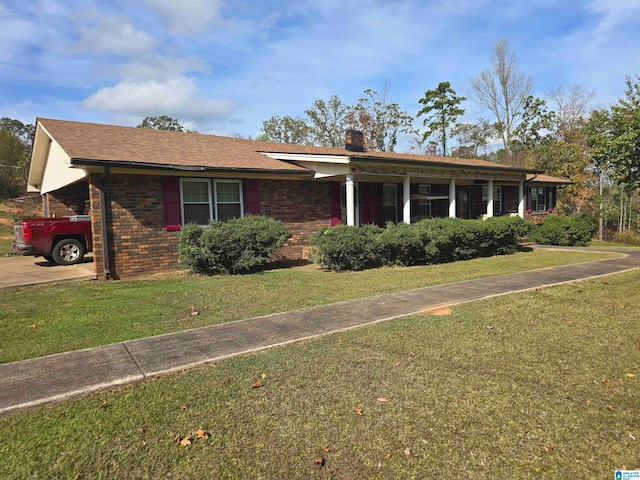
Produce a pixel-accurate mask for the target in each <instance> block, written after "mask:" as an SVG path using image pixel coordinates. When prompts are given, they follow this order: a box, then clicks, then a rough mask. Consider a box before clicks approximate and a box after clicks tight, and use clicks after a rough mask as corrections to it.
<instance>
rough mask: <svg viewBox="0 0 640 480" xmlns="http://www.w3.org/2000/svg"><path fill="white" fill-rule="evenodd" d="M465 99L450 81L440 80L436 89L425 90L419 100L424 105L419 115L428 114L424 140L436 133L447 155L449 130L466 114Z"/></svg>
mask: <svg viewBox="0 0 640 480" xmlns="http://www.w3.org/2000/svg"><path fill="white" fill-rule="evenodd" d="M465 100H466V98H465V97H459V96H458V95H457V94H456V91H455V90H454V89H453V88H451V84H450V83H449V82H440V83H439V84H438V86H437V87H436V88H435V89H433V90H427V91H426V92H424V97H422V98H421V99H420V100H418V102H419V103H420V104H422V105H424V107H422V109H421V110H420V111H419V112H418V115H417V117H419V116H421V115H426V118H425V119H424V121H423V122H422V124H423V125H425V126H426V127H427V128H428V129H427V131H426V132H424V136H423V140H426V139H427V138H428V137H430V136H432V135H436V137H437V139H438V140H437V141H438V143H440V145H442V154H443V155H444V156H445V157H446V156H447V131H448V130H449V127H450V126H451V124H453V123H455V122H456V119H457V118H458V117H459V116H460V115H464V108H461V107H460V104H461V103H462V102H464V101H465Z"/></svg>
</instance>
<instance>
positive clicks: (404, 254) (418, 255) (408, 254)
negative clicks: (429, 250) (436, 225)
mask: <svg viewBox="0 0 640 480" xmlns="http://www.w3.org/2000/svg"><path fill="white" fill-rule="evenodd" d="M376 249H377V252H378V254H379V255H380V262H381V263H382V264H383V265H403V266H405V267H408V266H410V265H417V264H419V263H421V259H422V258H423V256H424V255H423V250H424V249H423V247H422V242H421V241H420V237H419V236H418V232H417V230H416V229H415V228H413V227H412V226H411V225H407V224H406V223H392V222H389V223H388V224H387V228H385V229H384V230H382V233H380V235H378V236H377V237H376Z"/></svg>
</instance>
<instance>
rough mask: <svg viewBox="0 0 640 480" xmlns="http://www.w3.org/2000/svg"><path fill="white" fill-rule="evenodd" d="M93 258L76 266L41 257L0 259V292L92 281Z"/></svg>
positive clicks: (89, 257)
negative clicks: (18, 288) (43, 285)
mask: <svg viewBox="0 0 640 480" xmlns="http://www.w3.org/2000/svg"><path fill="white" fill-rule="evenodd" d="M95 278H96V274H95V271H94V269H93V256H91V255H89V256H87V257H85V258H84V259H83V260H82V262H81V263H78V264H77V265H56V264H53V263H49V262H47V261H46V260H45V259H44V258H42V257H37V258H36V257H23V256H14V257H6V258H0V290H1V289H3V288H10V287H20V286H24V285H35V284H38V283H52V282H66V281H73V280H93V279H95Z"/></svg>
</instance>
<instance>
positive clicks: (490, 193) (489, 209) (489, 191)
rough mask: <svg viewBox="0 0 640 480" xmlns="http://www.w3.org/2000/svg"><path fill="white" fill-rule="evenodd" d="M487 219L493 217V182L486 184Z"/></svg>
mask: <svg viewBox="0 0 640 480" xmlns="http://www.w3.org/2000/svg"><path fill="white" fill-rule="evenodd" d="M486 216H487V218H489V217H493V180H489V182H488V183H487V215H486Z"/></svg>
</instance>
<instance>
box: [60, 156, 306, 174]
mask: <svg viewBox="0 0 640 480" xmlns="http://www.w3.org/2000/svg"><path fill="white" fill-rule="evenodd" d="M71 165H77V166H91V167H111V168H136V169H145V170H172V171H177V172H226V173H260V174H274V175H313V172H312V171H311V170H289V169H281V170H280V169H279V170H275V169H268V168H233V167H205V166H201V165H168V164H164V163H147V162H131V161H122V160H95V159H89V158H72V159H71Z"/></svg>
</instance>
